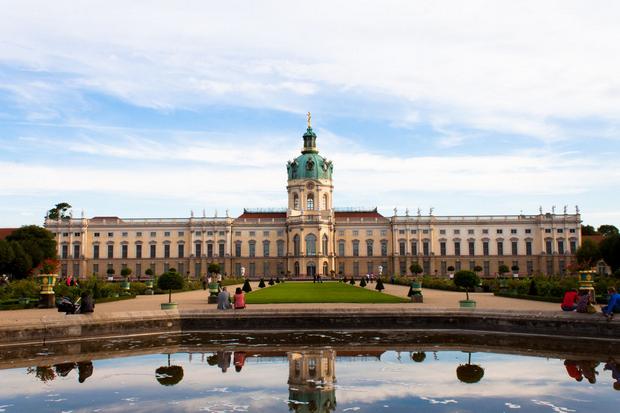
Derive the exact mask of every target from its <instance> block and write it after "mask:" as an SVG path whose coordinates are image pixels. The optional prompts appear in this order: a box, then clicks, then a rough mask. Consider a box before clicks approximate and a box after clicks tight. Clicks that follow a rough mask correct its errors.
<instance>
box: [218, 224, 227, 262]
mask: <svg viewBox="0 0 620 413" xmlns="http://www.w3.org/2000/svg"><path fill="white" fill-rule="evenodd" d="M218 234H219V236H220V237H223V236H224V235H226V233H225V232H224V231H220V232H218ZM220 266H221V265H220ZM221 267H222V268H224V267H223V266H221Z"/></svg>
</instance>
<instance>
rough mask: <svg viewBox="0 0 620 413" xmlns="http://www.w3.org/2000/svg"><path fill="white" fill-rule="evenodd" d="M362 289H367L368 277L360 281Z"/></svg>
mask: <svg viewBox="0 0 620 413" xmlns="http://www.w3.org/2000/svg"><path fill="white" fill-rule="evenodd" d="M360 287H362V288H363V287H366V277H362V280H361V281H360Z"/></svg>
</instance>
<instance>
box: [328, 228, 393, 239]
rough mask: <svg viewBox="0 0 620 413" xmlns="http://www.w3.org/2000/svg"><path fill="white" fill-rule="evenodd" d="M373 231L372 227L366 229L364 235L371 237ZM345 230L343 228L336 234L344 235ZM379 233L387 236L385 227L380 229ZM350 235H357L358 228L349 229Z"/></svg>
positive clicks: (358, 232)
mask: <svg viewBox="0 0 620 413" xmlns="http://www.w3.org/2000/svg"><path fill="white" fill-rule="evenodd" d="M374 233H375V232H374V231H373V230H372V229H367V230H366V236H367V237H372V236H373V235H374ZM344 234H345V231H344V230H343V229H341V230H339V231H338V236H339V237H344ZM380 234H381V236H382V237H386V236H387V229H382V230H381V231H380ZM351 235H353V236H354V237H359V235H360V231H359V230H358V229H353V230H351Z"/></svg>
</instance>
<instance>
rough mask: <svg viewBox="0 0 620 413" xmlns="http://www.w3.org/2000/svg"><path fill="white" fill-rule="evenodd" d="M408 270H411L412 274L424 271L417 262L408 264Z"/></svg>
mask: <svg viewBox="0 0 620 413" xmlns="http://www.w3.org/2000/svg"><path fill="white" fill-rule="evenodd" d="M409 271H411V273H412V274H413V275H415V276H417V275H419V274H422V273H423V272H424V269H423V268H422V266H421V265H420V264H418V263H417V262H414V263H413V264H411V265H410V266H409Z"/></svg>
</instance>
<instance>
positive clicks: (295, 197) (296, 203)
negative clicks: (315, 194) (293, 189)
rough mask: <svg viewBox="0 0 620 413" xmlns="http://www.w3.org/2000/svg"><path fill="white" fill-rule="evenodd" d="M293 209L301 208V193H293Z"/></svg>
mask: <svg viewBox="0 0 620 413" xmlns="http://www.w3.org/2000/svg"><path fill="white" fill-rule="evenodd" d="M293 209H299V195H297V194H293Z"/></svg>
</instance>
